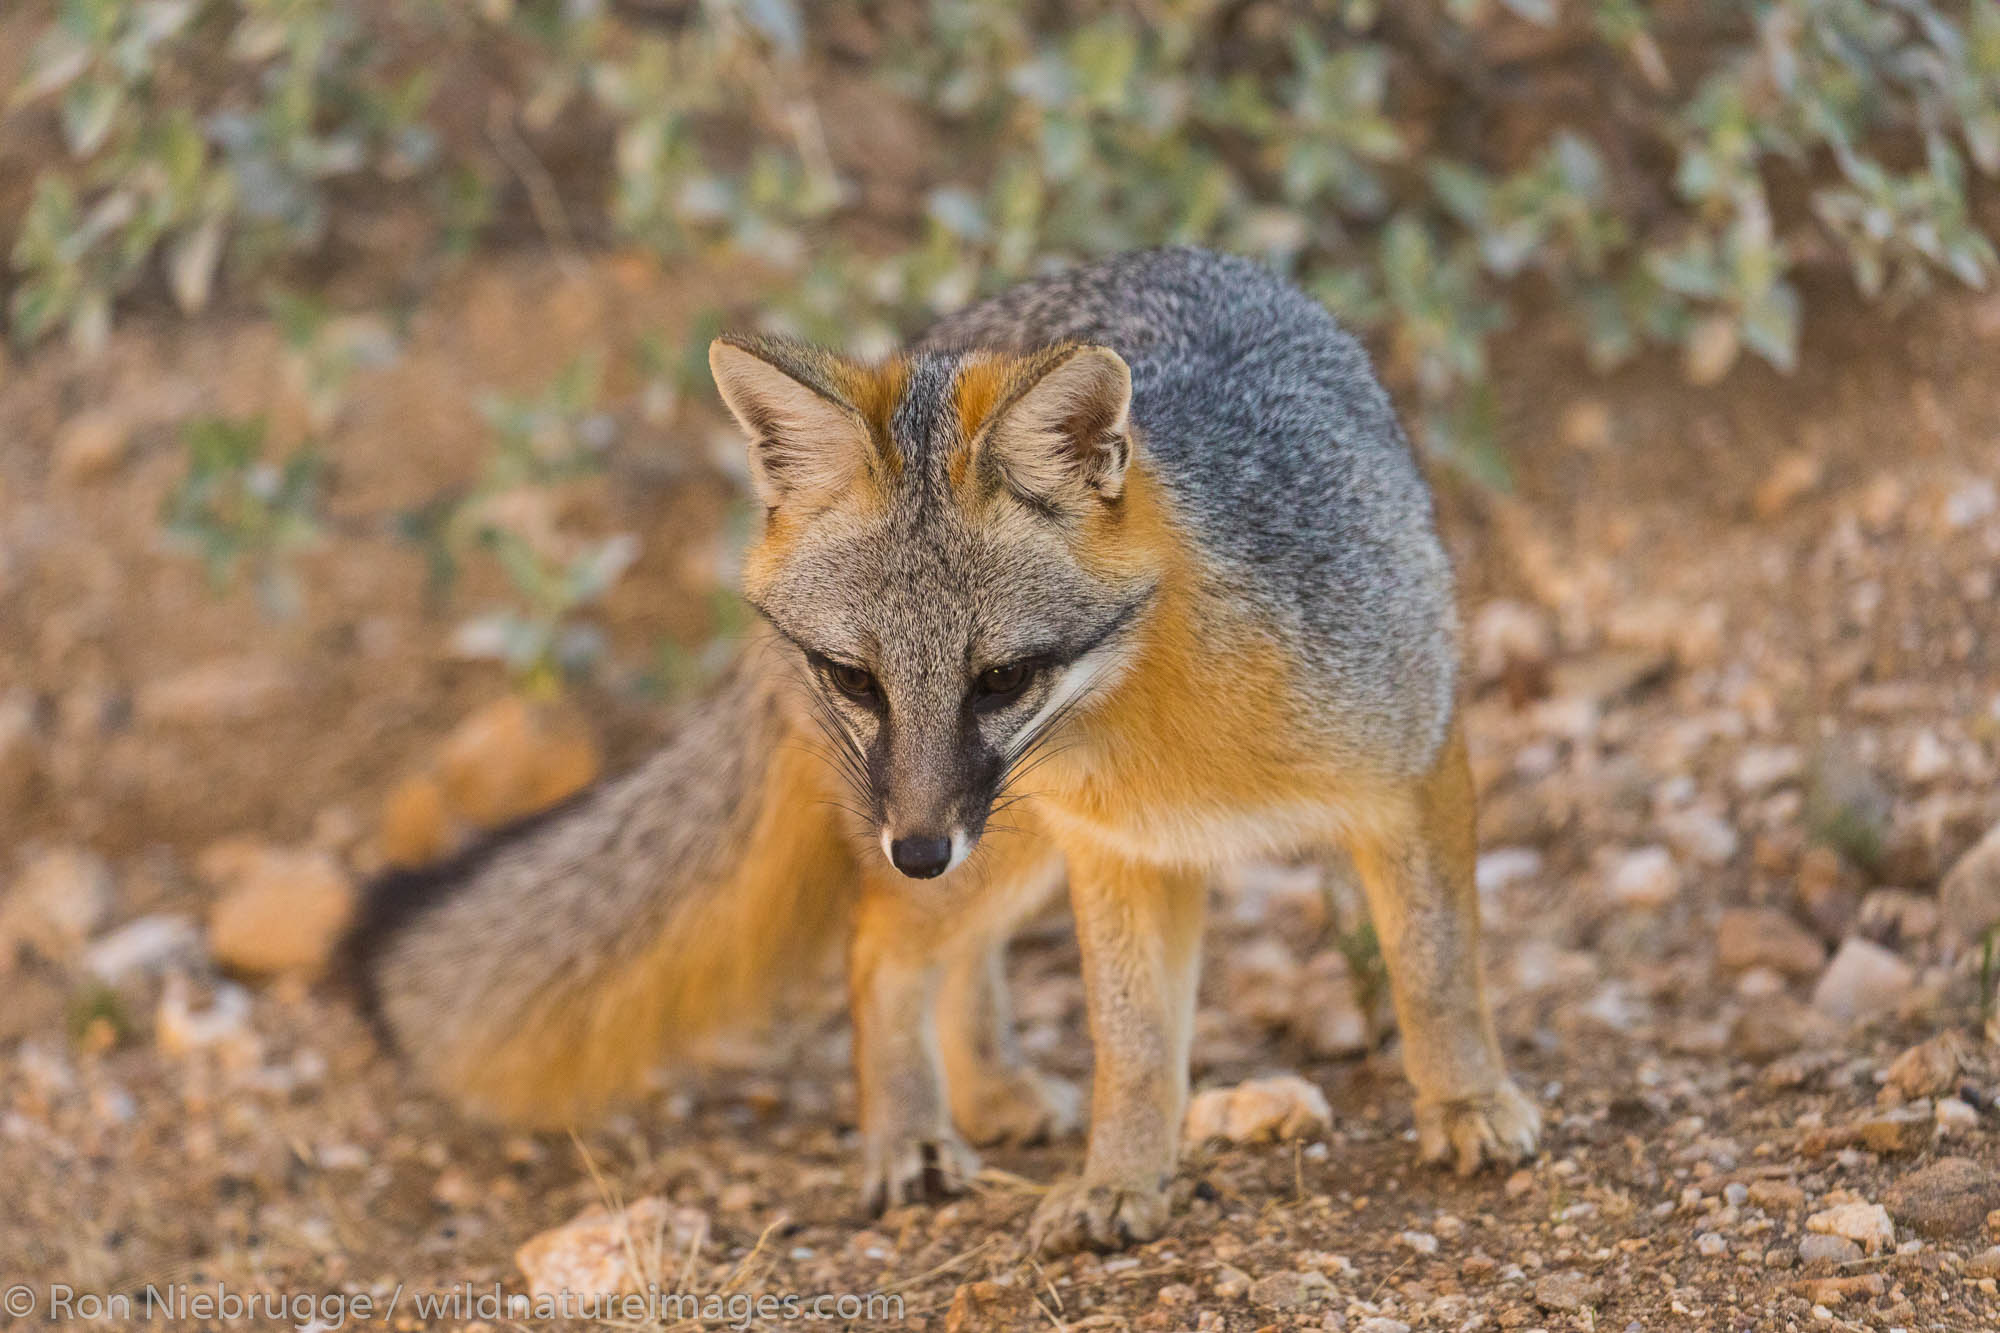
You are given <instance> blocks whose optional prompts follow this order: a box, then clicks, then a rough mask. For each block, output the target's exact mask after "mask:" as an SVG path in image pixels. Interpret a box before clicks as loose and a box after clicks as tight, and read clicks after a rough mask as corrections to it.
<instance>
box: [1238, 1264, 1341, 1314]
mask: <svg viewBox="0 0 2000 1333" xmlns="http://www.w3.org/2000/svg"><path fill="white" fill-rule="evenodd" d="M1332 1295H1333V1283H1332V1282H1330V1281H1328V1280H1327V1277H1326V1275H1325V1274H1324V1273H1313V1272H1298V1273H1271V1274H1268V1275H1266V1276H1264V1277H1260V1278H1258V1279H1257V1280H1256V1281H1255V1282H1252V1283H1251V1284H1250V1300H1251V1301H1252V1302H1253V1303H1254V1304H1257V1305H1261V1306H1264V1307H1265V1308H1267V1309H1272V1310H1309V1309H1311V1308H1312V1307H1314V1306H1316V1305H1321V1304H1324V1303H1325V1301H1326V1300H1327V1298H1328V1297H1330V1296H1332Z"/></svg>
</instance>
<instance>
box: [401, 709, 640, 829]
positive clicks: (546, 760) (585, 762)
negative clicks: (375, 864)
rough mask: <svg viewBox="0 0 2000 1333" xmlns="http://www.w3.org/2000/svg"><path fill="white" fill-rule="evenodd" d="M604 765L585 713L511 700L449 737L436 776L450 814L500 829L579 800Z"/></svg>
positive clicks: (477, 716)
mask: <svg viewBox="0 0 2000 1333" xmlns="http://www.w3.org/2000/svg"><path fill="white" fill-rule="evenodd" d="M601 763H602V760H601V757H600V755H599V753H598V748H597V742H596V740H595V739H594V738H593V737H592V736H591V733H590V727H589V725H588V724H587V723H586V722H585V721H584V719H583V716H582V714H580V713H578V712H577V711H576V710H575V709H573V708H570V707H567V706H565V705H560V704H535V703H530V702H528V701H527V700H525V699H521V698H518V697H514V696H509V697H507V698H505V699H501V700H498V701H497V702H495V703H492V704H489V705H487V706H486V707H485V708H482V709H480V710H479V711H478V712H476V713H474V714H473V715H472V716H471V717H468V718H467V719H466V720H465V721H463V722H461V723H460V724H459V725H458V727H457V729H456V730H454V731H453V732H452V733H451V735H450V736H449V737H447V738H446V739H445V743H444V746H443V748H442V749H441V750H440V751H439V753H438V762H437V776H438V781H439V783H440V784H441V786H442V789H443V792H444V797H445V803H446V804H447V805H448V806H449V807H450V808H451V809H452V811H453V812H455V813H456V814H458V815H459V816H460V817H462V818H464V819H467V820H469V821H471V822H472V823H473V824H476V825H478V826H479V827H480V828H495V827H498V826H499V825H502V824H507V823H511V822H512V821H514V820H516V819H520V818H522V817H523V816H526V815H531V814H534V813H536V812H537V811H541V810H546V809H548V808H549V807H550V806H552V805H556V804H558V803H559V802H561V801H564V800H567V799H568V798H569V797H571V796H574V795H575V794H576V793H577V792H579V791H582V790H583V789H584V788H585V787H587V786H589V785H590V784H591V783H592V782H593V781H595V780H596V778H597V774H598V770H599V768H600V766H601Z"/></svg>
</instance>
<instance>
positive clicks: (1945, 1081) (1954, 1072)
mask: <svg viewBox="0 0 2000 1333" xmlns="http://www.w3.org/2000/svg"><path fill="white" fill-rule="evenodd" d="M1964 1059H1965V1039H1964V1038H1963V1037H1961V1036H1959V1035H1958V1034H1957V1033H1956V1032H1940V1033H1938V1034H1937V1035H1936V1036H1935V1037H1932V1038H1931V1039H1930V1040H1928V1041H1922V1042H1918V1043H1917V1044H1916V1045H1915V1046H1912V1047H1910V1049H1909V1050H1907V1051H1904V1052H1903V1053H1902V1054H1901V1055H1899V1056H1897V1057H1896V1058H1895V1060H1894V1061H1893V1062H1892V1063H1891V1064H1890V1065H1889V1072H1888V1073H1887V1075H1886V1076H1885V1077H1884V1079H1883V1083H1882V1091H1883V1094H1884V1100H1887V1101H1891V1102H1911V1101H1915V1100H1916V1099H1917V1098H1919V1097H1935V1096H1937V1095H1938V1094H1939V1093H1943V1092H1949V1091H1950V1090H1951V1089H1952V1088H1954V1087H1956V1086H1957V1084H1958V1069H1959V1065H1960V1064H1961V1063H1962V1062H1963V1061H1964Z"/></svg>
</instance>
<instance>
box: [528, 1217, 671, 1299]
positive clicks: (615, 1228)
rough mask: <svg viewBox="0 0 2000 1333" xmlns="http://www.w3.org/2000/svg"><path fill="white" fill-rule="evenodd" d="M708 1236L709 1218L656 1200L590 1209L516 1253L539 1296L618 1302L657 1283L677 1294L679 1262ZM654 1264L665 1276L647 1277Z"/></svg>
mask: <svg viewBox="0 0 2000 1333" xmlns="http://www.w3.org/2000/svg"><path fill="white" fill-rule="evenodd" d="M707 1235H708V1217H707V1215H706V1214H705V1213H702V1212H701V1211H700V1210H698V1209H694V1208H678V1207H675V1206H674V1205H673V1204H671V1203H669V1202H667V1200H665V1199H663V1198H660V1197H659V1196H658V1195H652V1196H649V1197H647V1198H644V1199H640V1200H638V1201H637V1202H636V1203H632V1204H629V1205H627V1206H626V1207H625V1208H623V1209H621V1210H620V1211H618V1212H615V1213H614V1212H610V1211H608V1210H606V1209H604V1208H589V1209H586V1210H585V1211H584V1212H582V1213H579V1214H578V1215H577V1216H575V1217H574V1218H571V1219H570V1220H569V1221H568V1222H566V1223H564V1224H563V1225H562V1226H559V1227H555V1228H552V1229H551V1230H548V1231H544V1232H542V1233H541V1234H540V1235H537V1236H534V1237H532V1238H530V1239H529V1240H528V1241H527V1242H525V1243H524V1244H523V1245H522V1246H521V1248H519V1249H518V1250H516V1251H514V1263H515V1265H516V1266H517V1267H519V1268H520V1270H521V1273H522V1275H523V1276H525V1277H526V1278H527V1280H528V1290H529V1291H530V1292H531V1293H532V1294H534V1295H538V1296H539V1295H551V1296H554V1295H558V1294H560V1293H563V1292H569V1293H571V1294H572V1295H575V1296H584V1295H592V1296H615V1295H618V1294H620V1293H623V1292H631V1291H644V1290H646V1288H647V1287H648V1285H649V1284H651V1283H656V1282H657V1283H659V1285H660V1286H662V1287H664V1288H667V1289H672V1288H673V1286H674V1281H675V1271H674V1270H676V1269H677V1268H678V1265H679V1261H680V1260H681V1259H682V1258H683V1257H684V1256H686V1255H689V1254H691V1253H693V1252H694V1251H696V1250H698V1249H699V1248H700V1247H701V1245H702V1243H703V1241H704V1240H705V1239H706V1238H707ZM654 1259H657V1260H658V1264H659V1266H661V1267H663V1268H664V1269H665V1270H666V1271H665V1272H654V1271H642V1270H649V1269H650V1261H652V1260H654ZM635 1261H637V1263H636V1265H635Z"/></svg>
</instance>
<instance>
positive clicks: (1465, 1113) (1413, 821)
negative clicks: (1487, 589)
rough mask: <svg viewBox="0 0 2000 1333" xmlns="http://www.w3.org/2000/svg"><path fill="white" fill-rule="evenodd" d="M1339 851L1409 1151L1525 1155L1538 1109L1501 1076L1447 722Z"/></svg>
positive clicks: (1470, 818) (1462, 782) (1457, 1159)
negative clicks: (1403, 1077)
mask: <svg viewBox="0 0 2000 1333" xmlns="http://www.w3.org/2000/svg"><path fill="white" fill-rule="evenodd" d="M1389 804H1390V806H1391V807H1392V808H1393V809H1395V810H1396V811H1398V813H1396V814H1394V815H1391V816H1388V817H1385V818H1384V819H1382V820H1380V821H1370V822H1369V823H1367V824H1365V825H1361V826H1359V827H1358V828H1357V831H1356V833H1355V835H1354V836H1353V837H1352V838H1351V839H1350V841H1349V845H1348V850H1349V852H1350V854H1351V855H1352V857H1353V860H1354V867H1355V869H1356V870H1357V871H1358V872H1359V874H1360V878H1361V886H1362V891H1363V893H1364V894H1365V896H1366V897H1367V899H1368V914H1369V916H1370V917H1371V918H1372V919H1373V921H1374V924H1375V934H1376V938H1377V939H1378V940H1379V941H1380V943H1381V946H1382V961H1383V963H1384V964H1385V965H1386V967H1387V969H1388V973H1389V989H1390V992H1391V994H1392V996H1393V997H1394V1000H1395V1004H1396V1021H1397V1024H1398V1026H1399V1027H1400V1029H1401V1031H1402V1037H1403V1066H1404V1070H1405V1072H1406V1073H1408V1075H1409V1078H1410V1082H1411V1083H1412V1084H1414V1085H1415V1087H1416V1091H1417V1100H1416V1119H1417V1146H1418V1151H1419V1152H1420V1153H1421V1154H1422V1156H1423V1157H1424V1159H1425V1160H1426V1161H1432V1162H1441V1163H1442V1162H1449V1163H1452V1164H1454V1165H1456V1167H1457V1169H1458V1171H1459V1173H1460V1174H1461V1175H1465V1174H1470V1173H1471V1172H1473V1171H1475V1170H1477V1169H1478V1168H1479V1166H1480V1165H1481V1164H1482V1163H1486V1162H1494V1163H1511V1162H1518V1161H1520V1160H1522V1159H1523V1158H1526V1157H1530V1156H1532V1155H1533V1154H1534V1151H1535V1144H1536V1141H1537V1140H1538V1139H1539V1137H1540V1135H1541V1127H1542V1118H1541V1113H1540V1111H1538V1110H1537V1109H1536V1108H1535V1104H1534V1103H1533V1102H1532V1101H1530V1100H1529V1099H1528V1098H1527V1097H1526V1096H1525V1095H1523V1094H1522V1092H1521V1090H1520V1089H1519V1088H1517V1087H1515V1086H1514V1084H1513V1082H1512V1080H1510V1079H1509V1078H1508V1077H1507V1069H1506V1065H1505V1062H1504V1061H1503V1060H1502V1059H1501V1055H1500V1043H1499V1040H1498V1038H1497V1037H1496V1035H1495V1033H1494V1028H1493V1015H1492V1012H1491V1010H1490V1009H1489V1008H1488V1007H1487V1003H1486V995H1485V989H1484V985H1483V981H1482V978H1481V969H1480V962H1479V896H1478V890H1477V887H1476V886H1475V883H1474V877H1473V863H1474V855H1475V836H1474V813H1473V789H1472V773H1471V770H1470V768H1469V767H1468V766H1467V764H1466V758H1465V742H1464V738H1463V736H1462V735H1461V734H1460V733H1459V732H1458V730H1457V729H1456V728H1454V729H1453V731H1452V733H1451V736H1450V738H1449V739H1448V740H1447V741H1446V743H1445V746H1444V749H1443V751H1442V753H1441V754H1440V756H1439V758H1438V760H1437V762H1436V765H1435V767H1434V768H1433V769H1432V771H1431V772H1430V773H1429V774H1427V775H1425V776H1424V777H1423V778H1421V779H1420V780H1418V781H1417V782H1415V783H1413V784H1412V785H1411V788H1410V789H1409V790H1408V791H1407V792H1406V793H1404V794H1403V799H1401V800H1398V801H1393V802H1390V803H1389Z"/></svg>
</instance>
